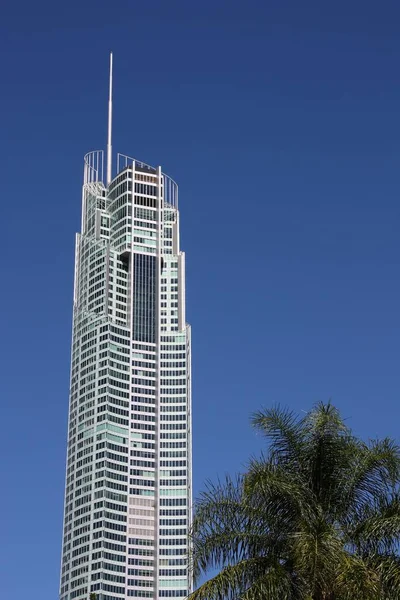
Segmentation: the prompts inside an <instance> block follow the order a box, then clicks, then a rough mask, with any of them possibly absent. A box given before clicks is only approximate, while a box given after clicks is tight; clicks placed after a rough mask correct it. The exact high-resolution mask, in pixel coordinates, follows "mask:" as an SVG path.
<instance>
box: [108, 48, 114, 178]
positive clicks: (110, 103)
mask: <svg viewBox="0 0 400 600" xmlns="http://www.w3.org/2000/svg"><path fill="white" fill-rule="evenodd" d="M112 77H113V54H112V52H110V87H109V92H108V137H107V185H109V184H110V182H111V162H112V91H113V90H112V87H113V85H112Z"/></svg>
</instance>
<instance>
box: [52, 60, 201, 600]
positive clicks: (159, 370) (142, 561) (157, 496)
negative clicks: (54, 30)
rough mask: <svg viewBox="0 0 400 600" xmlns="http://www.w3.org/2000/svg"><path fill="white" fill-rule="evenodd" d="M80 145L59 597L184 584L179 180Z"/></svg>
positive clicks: (108, 598) (179, 593)
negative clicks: (80, 190)
mask: <svg viewBox="0 0 400 600" xmlns="http://www.w3.org/2000/svg"><path fill="white" fill-rule="evenodd" d="M111 94H112V55H111V57H110V99H109V128H108V147H107V160H106V161H105V160H104V153H103V151H95V152H90V153H89V154H87V155H86V156H85V159H84V182H83V193H82V229H81V233H79V234H77V236H76V250H75V284H74V307H73V334H72V354H71V385H70V404H69V424H68V452H67V472H66V484H65V485H66V488H65V509H64V536H63V549H62V565H61V584H60V598H61V600H73V599H76V600H88V598H89V595H90V594H91V593H95V594H96V595H97V598H98V600H115V599H121V600H122V599H126V598H129V597H136V598H154V600H156V599H158V598H182V597H185V596H187V594H188V593H189V591H190V587H191V583H190V576H189V574H188V570H187V553H188V539H187V532H188V528H189V526H190V520H191V342H190V326H189V325H187V323H186V319H185V255H184V253H183V252H181V250H180V244H179V211H178V186H177V185H176V183H175V182H174V181H173V180H172V179H171V178H170V177H168V175H166V174H165V173H163V172H162V170H161V168H160V167H156V168H154V167H151V166H149V165H146V164H145V163H143V162H141V161H138V160H136V159H134V158H130V157H128V156H125V155H121V154H118V155H117V156H116V163H117V168H116V173H115V175H114V176H112V169H111V161H112V149H111V116H112V96H111Z"/></svg>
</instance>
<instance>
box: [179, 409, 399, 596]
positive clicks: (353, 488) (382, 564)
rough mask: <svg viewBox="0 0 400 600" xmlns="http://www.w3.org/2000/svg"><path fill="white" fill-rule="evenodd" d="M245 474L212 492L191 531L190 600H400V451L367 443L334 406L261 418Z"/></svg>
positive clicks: (204, 499) (271, 412)
mask: <svg viewBox="0 0 400 600" xmlns="http://www.w3.org/2000/svg"><path fill="white" fill-rule="evenodd" d="M252 423H253V426H254V427H256V428H257V429H258V430H259V431H261V432H262V433H263V434H264V435H265V436H266V438H267V440H268V446H267V451H266V454H265V455H263V456H262V457H261V458H260V459H257V460H256V459H252V460H251V461H250V464H249V466H248V469H247V472H246V473H245V474H244V475H240V476H238V477H237V478H229V477H227V478H226V480H225V481H223V482H218V483H217V484H216V485H212V484H209V485H208V487H207V489H206V491H205V492H204V493H203V494H202V495H201V496H200V498H199V500H198V502H197V505H196V510H195V516H194V520H193V528H192V544H193V554H192V561H191V562H192V564H191V567H192V570H193V575H194V578H195V581H198V580H199V578H204V577H205V576H207V574H209V573H210V571H213V572H215V571H217V574H216V575H214V576H213V577H212V578H211V579H209V580H208V581H206V582H205V583H203V584H202V585H200V586H199V587H198V589H197V590H196V591H194V592H193V593H192V595H191V597H190V600H236V599H238V600H398V599H399V598H400V557H399V553H398V551H399V539H400V537H399V535H400V494H399V492H398V490H399V482H400V448H399V446H397V445H396V444H395V443H394V442H393V441H392V440H390V439H383V440H380V441H371V442H368V443H365V442H363V441H361V440H360V439H358V438H357V437H355V436H354V435H353V434H352V432H351V430H350V429H349V428H348V427H347V426H346V425H345V423H344V422H343V419H342V418H341V416H340V414H339V412H338V410H337V409H336V408H335V407H334V406H333V405H332V404H331V403H328V404H322V403H320V404H318V405H316V406H315V407H314V408H313V409H312V410H311V411H310V412H309V413H307V414H306V415H305V416H304V417H302V418H299V417H296V416H295V415H294V414H293V413H291V412H289V411H287V410H283V409H280V408H279V407H278V408H272V409H267V410H262V411H260V412H258V413H256V414H255V415H254V416H253V418H252Z"/></svg>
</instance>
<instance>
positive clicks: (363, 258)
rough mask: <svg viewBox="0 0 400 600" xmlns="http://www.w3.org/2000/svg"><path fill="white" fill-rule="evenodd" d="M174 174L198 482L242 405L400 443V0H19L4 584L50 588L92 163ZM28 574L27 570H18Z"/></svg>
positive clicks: (7, 275)
mask: <svg viewBox="0 0 400 600" xmlns="http://www.w3.org/2000/svg"><path fill="white" fill-rule="evenodd" d="M110 49H112V50H113V51H114V57H115V137H114V148H115V150H116V151H120V152H123V153H127V154H130V155H133V156H136V157H137V158H139V159H141V160H143V161H145V162H147V163H151V164H155V165H157V164H161V165H162V166H163V168H164V170H165V171H166V172H167V173H169V174H170V175H171V176H172V177H173V178H174V179H176V180H177V181H178V182H179V184H180V207H181V214H182V246H183V248H184V249H185V251H186V252H187V278H188V289H187V308H188V310H187V314H188V320H189V321H190V322H191V323H192V325H193V371H194V389H193V402H194V411H193V414H194V482H195V490H196V492H198V491H199V490H200V489H201V488H202V486H203V483H204V481H205V479H207V478H208V477H210V478H212V479H215V478H216V477H217V475H223V474H224V473H225V472H227V471H229V472H234V471H235V470H237V469H239V468H241V466H242V465H243V464H244V463H245V462H246V459H247V457H248V456H249V455H250V454H251V453H254V452H258V451H259V449H260V447H261V441H260V439H259V438H257V437H256V436H255V434H254V433H253V432H252V431H251V429H250V427H249V424H248V422H249V414H250V413H251V411H253V410H255V409H257V408H259V407H260V406H261V405H270V404H273V403H277V402H279V403H282V404H285V405H288V406H290V407H291V408H293V409H294V410H297V411H300V410H305V409H308V408H309V407H310V406H311V405H312V404H313V403H314V402H315V401H316V400H318V399H322V400H327V399H328V398H333V400H334V402H335V403H337V405H338V406H339V407H340V408H341V409H342V410H343V413H344V415H345V416H346V417H348V418H349V419H350V422H351V424H352V425H353V426H354V428H355V429H356V431H357V432H358V433H359V434H361V435H363V436H365V437H368V436H383V435H386V434H388V435H391V436H398V433H399V417H400V403H399V386H400V374H399V358H400V357H399V333H400V318H399V306H400V283H399V266H400V265H399V261H400V243H399V224H400V220H399V217H400V214H399V213H400V211H399V197H400V182H399V171H400V67H399V65H400V5H399V3H398V1H394V0H386V1H385V2H382V3H377V2H376V1H374V2H373V1H371V0H367V1H365V0H363V1H362V2H361V0H350V1H349V0H347V1H346V2H345V1H343V0H337V1H336V2H321V0H318V1H317V0H315V1H312V0H303V2H299V0H287V1H285V0H271V1H269V2H267V1H265V0H247V2H244V1H243V2H239V1H237V0H229V1H228V0H226V1H218V0H203V2H200V3H198V2H194V1H191V0H185V1H181V2H178V1H175V0H169V1H168V2H167V1H166V0H163V1H157V0H153V1H152V2H140V3H139V2H119V1H114V2H105V1H104V0H99V1H97V2H84V1H83V2H77V1H76V0H71V1H69V2H64V3H57V2H54V1H53V2H46V1H40V0H38V1H36V2H31V1H29V2H28V1H27V0H22V1H20V2H8V1H7V0H5V1H4V2H3V4H2V13H1V15H0V51H1V65H2V68H1V79H2V83H1V92H0V165H1V167H0V170H1V183H2V185H1V215H2V223H3V226H2V235H1V236H0V244H1V246H2V250H1V253H0V256H1V275H2V294H1V296H0V309H1V321H2V323H1V325H2V326H1V350H0V351H1V357H0V359H1V360H0V364H1V388H0V389H1V407H2V433H1V436H0V451H1V480H0V481H1V494H0V581H1V588H2V597H4V598H10V599H12V600H24V599H26V598H29V599H30V600H54V599H55V598H56V597H57V587H58V576H59V560H60V558H59V557H60V544H61V530H62V509H63V506H62V505H63V485H64V461H65V444H66V426H67V403H68V385H69V382H68V378H69V349H70V333H71V314H72V286H73V258H74V257H73V254H74V234H75V232H76V231H78V229H79V226H80V200H81V183H82V171H83V161H82V157H83V154H84V153H85V152H87V151H89V150H91V149H97V148H104V146H105V137H106V112H107V68H108V52H109V50H110ZM21 567H22V569H21Z"/></svg>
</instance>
